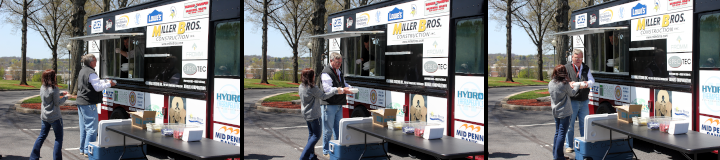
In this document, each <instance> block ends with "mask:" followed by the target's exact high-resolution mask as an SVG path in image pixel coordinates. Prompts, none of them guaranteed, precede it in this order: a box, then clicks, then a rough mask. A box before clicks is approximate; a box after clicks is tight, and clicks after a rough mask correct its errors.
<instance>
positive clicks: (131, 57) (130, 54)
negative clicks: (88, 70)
mask: <svg viewBox="0 0 720 160" xmlns="http://www.w3.org/2000/svg"><path fill="white" fill-rule="evenodd" d="M101 43H102V48H101V50H102V55H101V59H102V62H103V64H104V66H105V67H102V70H103V77H109V78H122V79H128V80H138V81H142V80H143V76H144V72H143V69H142V68H143V67H144V64H145V63H144V55H145V49H144V48H145V38H144V37H143V36H130V37H122V38H120V39H108V40H102V41H101Z"/></svg>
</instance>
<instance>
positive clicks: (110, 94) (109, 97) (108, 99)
mask: <svg viewBox="0 0 720 160" xmlns="http://www.w3.org/2000/svg"><path fill="white" fill-rule="evenodd" d="M114 97H115V89H114V88H105V90H103V100H104V102H105V105H106V106H110V107H112V106H113V105H114V104H115V103H113V101H114Z"/></svg>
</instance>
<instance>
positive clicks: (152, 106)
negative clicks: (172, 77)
mask: <svg viewBox="0 0 720 160" xmlns="http://www.w3.org/2000/svg"><path fill="white" fill-rule="evenodd" d="M146 96H147V98H146V100H147V101H146V102H145V105H146V107H145V110H150V111H155V124H163V123H164V121H163V120H164V119H165V115H164V114H163V110H162V109H163V107H164V106H165V95H162V94H153V93H147V94H146Z"/></svg>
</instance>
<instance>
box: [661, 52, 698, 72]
mask: <svg viewBox="0 0 720 160" xmlns="http://www.w3.org/2000/svg"><path fill="white" fill-rule="evenodd" d="M667 70H668V71H692V53H674V54H667Z"/></svg>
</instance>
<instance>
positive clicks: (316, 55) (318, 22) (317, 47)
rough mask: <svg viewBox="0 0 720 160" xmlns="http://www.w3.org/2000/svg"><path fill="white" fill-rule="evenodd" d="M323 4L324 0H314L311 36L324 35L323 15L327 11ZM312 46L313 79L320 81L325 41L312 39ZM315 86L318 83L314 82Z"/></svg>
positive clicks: (318, 83)
mask: <svg viewBox="0 0 720 160" xmlns="http://www.w3.org/2000/svg"><path fill="white" fill-rule="evenodd" d="M325 2H326V0H315V5H314V9H313V11H314V12H313V18H312V19H311V21H312V30H313V32H312V33H313V35H320V34H323V33H325V27H326V25H325V13H326V12H327V9H325ZM312 44H313V46H312V52H313V53H312V56H313V63H314V64H315V73H318V74H315V79H321V78H320V75H321V74H319V73H321V71H322V69H323V67H322V54H323V53H325V47H324V45H323V44H325V40H324V39H323V38H314V41H313V43H312ZM315 83H316V84H317V85H320V81H315Z"/></svg>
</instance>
